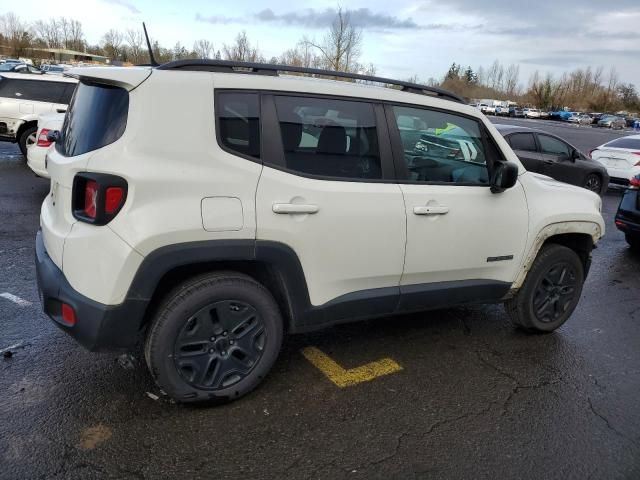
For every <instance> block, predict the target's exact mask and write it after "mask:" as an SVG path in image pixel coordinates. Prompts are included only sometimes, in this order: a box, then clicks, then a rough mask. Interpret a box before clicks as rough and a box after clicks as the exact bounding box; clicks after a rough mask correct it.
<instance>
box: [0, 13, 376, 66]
mask: <svg viewBox="0 0 640 480" xmlns="http://www.w3.org/2000/svg"><path fill="white" fill-rule="evenodd" d="M362 39H363V37H362V29H361V28H358V27H356V26H355V25H354V24H353V22H352V20H351V13H350V12H349V11H347V10H344V9H343V8H340V7H338V9H337V12H336V15H335V18H334V20H333V22H332V23H331V25H330V26H329V27H328V29H327V31H326V32H325V33H324V34H323V35H322V36H321V37H320V38H319V39H316V38H312V37H309V36H304V37H302V38H301V39H300V40H299V41H298V42H297V43H296V45H295V46H294V47H293V48H290V49H288V50H286V51H285V52H283V53H282V54H281V55H280V56H274V57H271V58H269V59H267V58H265V56H264V55H263V53H262V52H261V51H260V49H259V48H258V45H257V44H255V43H253V42H252V41H251V40H250V39H249V38H248V36H247V34H246V32H244V31H242V32H240V33H238V35H237V36H236V38H235V39H234V40H233V42H231V43H222V44H219V45H214V43H213V42H211V41H210V40H207V39H200V40H197V41H195V42H194V44H193V47H191V48H189V47H188V46H186V45H183V44H182V43H181V42H177V43H176V44H175V45H174V46H173V47H171V48H169V47H165V46H162V45H160V43H159V42H158V41H157V40H153V39H151V44H152V50H153V54H154V57H155V59H156V60H157V61H158V62H160V63H164V62H168V61H172V60H183V59H189V58H205V59H213V58H215V59H225V60H235V61H245V62H266V61H269V62H270V63H282V64H286V65H296V66H302V67H315V68H324V69H327V70H339V71H345V72H363V73H369V74H373V73H374V72H375V68H374V67H373V66H372V65H363V64H361V63H360V59H361V55H362ZM0 45H2V46H4V47H5V51H7V50H8V52H9V53H8V54H9V55H11V56H14V57H30V56H33V52H34V50H37V49H38V48H65V49H69V50H75V51H81V52H87V53H89V54H94V55H103V56H106V57H108V58H109V59H111V60H112V61H113V60H115V61H120V62H128V63H132V64H142V63H148V62H149V55H148V51H147V46H146V40H145V38H144V34H143V32H142V30H140V29H127V30H125V31H122V30H118V29H113V28H112V29H110V30H109V31H107V32H105V34H104V35H103V36H102V38H101V39H100V42H99V43H98V44H95V45H94V44H90V43H89V42H87V40H86V39H85V35H84V32H83V28H82V24H81V23H80V22H79V21H77V20H75V19H72V18H67V17H59V18H50V19H49V20H47V21H44V20H38V21H36V22H33V23H28V22H25V21H23V20H22V19H21V18H20V17H18V16H17V15H16V14H14V13H12V12H9V13H5V14H3V15H0Z"/></svg>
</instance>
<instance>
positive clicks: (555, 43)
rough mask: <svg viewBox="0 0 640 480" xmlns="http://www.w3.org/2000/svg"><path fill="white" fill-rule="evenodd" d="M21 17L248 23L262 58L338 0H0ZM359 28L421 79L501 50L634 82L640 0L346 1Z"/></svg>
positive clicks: (316, 31) (166, 33)
mask: <svg viewBox="0 0 640 480" xmlns="http://www.w3.org/2000/svg"><path fill="white" fill-rule="evenodd" d="M0 2H1V3H2V4H4V5H3V7H2V8H0V11H7V10H12V11H14V13H16V14H18V15H19V16H20V17H22V18H23V19H24V20H29V21H33V20H37V19H46V15H45V13H49V14H55V15H64V16H70V17H74V18H76V19H78V20H80V21H81V22H82V23H83V25H84V29H85V34H86V37H87V40H88V41H89V42H90V43H98V42H99V41H100V38H101V36H102V34H103V33H104V32H105V31H106V30H108V29H109V28H117V29H121V30H125V29H126V28H132V27H135V26H137V25H139V24H140V22H141V21H142V20H144V21H146V23H147V27H148V28H149V30H150V34H151V36H152V37H155V38H157V39H158V40H159V41H160V43H162V44H163V45H164V46H168V47H172V46H173V45H174V44H175V43H176V42H178V41H179V42H181V43H182V44H183V45H186V46H188V47H191V46H192V45H193V42H194V41H195V40H196V39H199V38H207V39H209V40H211V41H212V42H213V43H214V45H215V47H216V49H218V48H221V47H222V44H223V43H224V42H227V43H230V42H231V41H232V40H233V38H234V37H235V35H236V34H237V33H238V32H239V31H241V30H243V29H244V30H246V31H247V33H248V35H249V37H250V39H251V40H253V41H254V42H257V44H258V46H259V48H260V50H261V51H262V52H263V54H264V55H265V57H266V58H270V57H271V56H274V55H275V56H277V55H279V54H280V53H281V52H282V51H284V50H286V49H287V48H290V47H291V46H293V45H294V44H295V43H296V42H297V40H298V39H300V38H301V37H302V36H303V35H307V36H309V37H312V38H313V37H316V38H318V39H320V38H321V37H322V34H323V31H324V30H325V29H326V28H327V25H328V23H329V22H330V21H331V18H332V16H333V14H334V12H335V7H336V4H337V3H336V2H335V1H323V0H299V1H297V2H291V1H284V0H266V1H265V0H260V1H258V0H244V1H243V0H237V1H234V2H231V1H229V0H227V1H224V2H211V1H206V0H181V1H179V2H177V1H160V0H58V1H57V2H55V3H52V2H51V1H50V0H20V1H19V2H9V0H0ZM342 5H343V7H345V8H347V9H348V10H351V11H352V14H351V15H352V19H353V20H354V21H355V22H356V23H357V24H358V25H359V26H361V27H362V28H363V32H364V35H363V37H364V48H363V56H362V61H363V62H365V63H369V62H371V63H373V64H374V65H376V66H377V68H378V74H381V75H385V76H392V77H399V78H407V77H409V76H412V75H418V77H419V78H420V79H422V80H426V79H428V78H429V77H441V76H442V75H443V74H444V73H445V72H446V70H447V68H448V67H449V65H450V64H451V63H452V62H454V61H455V62H457V63H461V64H463V65H465V66H466V65H471V66H472V67H473V68H474V69H475V68H477V67H478V66H480V65H484V66H488V65H489V64H490V63H491V62H493V60H495V59H498V60H500V61H501V62H502V63H504V64H508V63H512V62H514V63H519V64H520V65H521V79H520V80H521V82H522V83H526V81H527V79H528V77H529V75H530V74H531V73H532V72H533V71H535V70H536V69H539V70H541V71H551V72H553V73H555V74H558V73H561V72H562V71H565V70H570V69H573V68H576V67H584V66H588V65H592V66H604V67H605V68H606V69H607V70H608V69H609V68H611V67H614V68H615V69H616V71H617V72H618V74H619V76H620V79H621V80H623V81H626V82H631V83H635V84H636V85H637V86H638V87H640V0H615V1H612V0H444V1H443V0H434V1H430V0H426V1H415V2H412V1H405V0H395V1H389V0H367V1H362V2H355V1H349V2H346V1H343V2H342Z"/></svg>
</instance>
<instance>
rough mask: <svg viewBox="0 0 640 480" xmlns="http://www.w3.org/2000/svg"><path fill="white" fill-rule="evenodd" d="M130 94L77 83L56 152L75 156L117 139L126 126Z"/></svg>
mask: <svg viewBox="0 0 640 480" xmlns="http://www.w3.org/2000/svg"><path fill="white" fill-rule="evenodd" d="M128 112H129V92H127V91H126V90H125V89H124V88H120V87H114V86H111V85H98V84H87V83H84V82H81V83H79V84H78V88H77V89H76V92H75V94H74V95H73V98H72V99H71V103H70V104H69V110H68V112H67V115H66V116H65V118H64V125H63V126H62V131H61V137H60V140H59V141H58V142H57V143H56V149H57V150H58V152H60V153H61V154H62V155H64V156H67V157H74V156H76V155H82V154H83V153H86V152H90V151H92V150H96V149H98V148H101V147H104V146H105V145H109V144H110V143H113V142H115V141H116V140H118V139H119V138H120V137H121V136H122V134H123V133H124V130H125V128H126V126H127V115H128Z"/></svg>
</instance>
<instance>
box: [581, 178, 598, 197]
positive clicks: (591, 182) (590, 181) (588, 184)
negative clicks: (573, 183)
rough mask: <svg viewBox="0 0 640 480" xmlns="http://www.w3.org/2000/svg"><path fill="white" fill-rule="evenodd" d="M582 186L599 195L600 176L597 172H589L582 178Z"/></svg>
mask: <svg viewBox="0 0 640 480" xmlns="http://www.w3.org/2000/svg"><path fill="white" fill-rule="evenodd" d="M583 186H584V188H586V189H587V190H591V191H592V192H594V193H597V194H598V195H600V193H601V191H602V178H601V177H600V175H598V174H597V173H590V174H589V175H587V178H585V180H584V185H583Z"/></svg>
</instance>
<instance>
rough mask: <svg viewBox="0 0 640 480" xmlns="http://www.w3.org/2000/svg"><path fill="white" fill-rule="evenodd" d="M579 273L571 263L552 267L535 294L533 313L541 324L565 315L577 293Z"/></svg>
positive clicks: (541, 280) (539, 283)
mask: <svg viewBox="0 0 640 480" xmlns="http://www.w3.org/2000/svg"><path fill="white" fill-rule="evenodd" d="M576 287H577V272H576V271H575V269H574V267H573V265H571V264H569V263H564V262H563V263H558V264H555V265H554V266H552V267H551V268H550V269H549V270H548V271H547V272H546V274H545V275H544V276H543V277H542V278H541V279H540V281H539V282H538V285H537V286H536V289H535V292H534V294H533V311H534V313H535V315H536V317H537V319H538V320H539V321H540V322H543V323H552V322H555V321H557V320H558V319H559V318H561V317H562V316H564V315H565V313H566V312H567V310H568V309H569V307H570V306H571V305H572V304H573V302H574V300H575V296H576V292H577V289H576Z"/></svg>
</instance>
